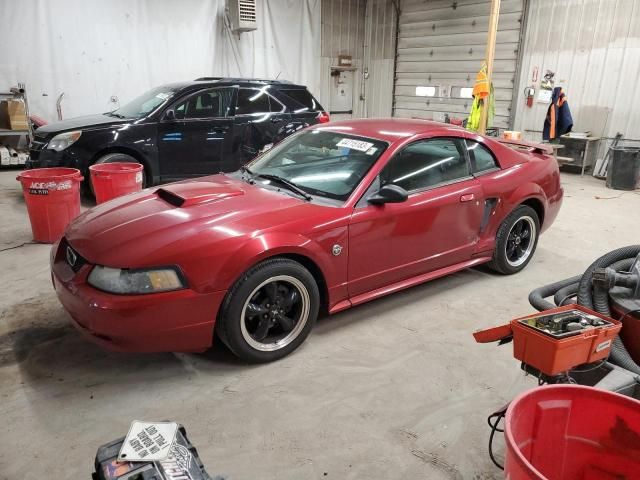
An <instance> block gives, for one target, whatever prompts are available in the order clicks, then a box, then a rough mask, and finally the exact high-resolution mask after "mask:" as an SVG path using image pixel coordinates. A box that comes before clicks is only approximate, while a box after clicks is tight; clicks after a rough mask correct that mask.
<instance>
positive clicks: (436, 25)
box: [394, 0, 537, 127]
mask: <svg viewBox="0 0 640 480" xmlns="http://www.w3.org/2000/svg"><path fill="white" fill-rule="evenodd" d="M535 1H537V0H535ZM523 4H524V0H502V3H501V7H500V20H499V23H498V35H497V44H496V55H495V63H494V76H493V84H494V88H495V99H496V110H495V112H496V117H495V119H494V125H495V126H499V127H508V125H509V120H510V116H511V113H512V112H511V100H512V96H513V90H514V84H515V81H516V73H517V59H518V46H519V41H520V33H521V22H522V17H523ZM490 6H491V1H490V0H484V1H483V0H459V1H456V2H453V1H451V0H403V1H402V2H401V15H400V34H399V40H398V59H397V68H396V88H395V98H394V115H395V116H399V117H416V118H427V119H434V118H435V119H439V120H442V118H441V117H442V116H443V114H444V113H447V114H449V115H450V116H451V117H458V118H466V117H467V116H468V113H469V110H470V108H471V103H472V100H471V99H469V98H460V95H459V93H458V91H459V88H454V89H453V92H451V88H452V87H473V84H474V81H475V76H476V73H477V72H478V70H479V68H480V66H481V64H482V61H483V59H484V51H485V47H486V42H487V30H488V25H489V12H490ZM419 86H427V87H429V86H434V87H436V96H434V97H424V96H416V87H419Z"/></svg>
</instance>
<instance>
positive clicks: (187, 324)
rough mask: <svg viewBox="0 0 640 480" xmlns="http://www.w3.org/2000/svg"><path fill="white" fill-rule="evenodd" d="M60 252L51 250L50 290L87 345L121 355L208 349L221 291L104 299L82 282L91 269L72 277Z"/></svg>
mask: <svg viewBox="0 0 640 480" xmlns="http://www.w3.org/2000/svg"><path fill="white" fill-rule="evenodd" d="M63 246H64V244H63ZM62 250H64V249H63V248H60V242H58V243H57V244H55V245H54V247H53V250H52V257H51V277H52V281H53V285H54V288H55V290H56V294H57V295H58V299H59V300H60V303H62V306H63V307H64V308H65V310H67V312H68V313H69V315H70V316H71V319H72V321H73V324H74V326H75V327H76V328H78V330H80V332H81V333H82V334H83V335H85V336H86V337H88V338H89V339H90V340H91V341H93V342H95V343H97V344H99V345H101V346H102V347H104V348H106V349H108V350H115V351H123V352H194V351H204V350H206V349H208V348H210V347H211V345H212V341H213V328H214V325H215V319H216V315H217V313H218V309H219V307H220V305H221V303H222V300H223V299H224V295H225V293H226V292H224V291H221V292H213V293H207V294H201V293H198V292H195V291H193V290H191V289H184V290H177V291H174V292H165V293H157V294H147V295H113V294H109V293H106V292H102V291H100V290H97V289H95V288H94V287H92V286H91V285H89V284H88V283H87V282H86V280H87V276H88V275H89V272H90V271H91V268H92V267H93V265H90V264H84V265H82V267H80V269H79V270H78V271H77V272H74V271H73V270H72V269H71V267H70V266H69V264H68V263H67V262H66V260H65V255H64V252H62Z"/></svg>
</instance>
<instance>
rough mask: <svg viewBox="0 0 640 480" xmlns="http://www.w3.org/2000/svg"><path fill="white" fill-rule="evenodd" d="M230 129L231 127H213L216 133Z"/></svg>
mask: <svg viewBox="0 0 640 480" xmlns="http://www.w3.org/2000/svg"><path fill="white" fill-rule="evenodd" d="M227 130H229V127H213V132H214V133H223V132H226V131H227Z"/></svg>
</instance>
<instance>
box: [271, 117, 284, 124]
mask: <svg viewBox="0 0 640 480" xmlns="http://www.w3.org/2000/svg"><path fill="white" fill-rule="evenodd" d="M281 121H282V119H281V118H278V117H271V123H280V122H281Z"/></svg>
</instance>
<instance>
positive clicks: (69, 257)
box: [58, 238, 87, 273]
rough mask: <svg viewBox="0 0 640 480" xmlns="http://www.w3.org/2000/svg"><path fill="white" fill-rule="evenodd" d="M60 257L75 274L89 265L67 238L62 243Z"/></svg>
mask: <svg viewBox="0 0 640 480" xmlns="http://www.w3.org/2000/svg"><path fill="white" fill-rule="evenodd" d="M58 252H59V256H60V257H61V258H62V259H63V260H64V262H65V263H66V264H67V265H69V267H71V270H73V271H74V272H75V273H77V272H78V271H80V269H81V268H82V267H83V266H84V265H85V264H86V263H87V261H86V260H85V259H84V258H83V257H82V256H81V255H80V254H79V253H78V252H77V251H76V250H75V249H73V248H72V247H71V246H70V245H69V242H67V240H66V239H65V238H63V239H62V241H61V242H60V249H59V250H58Z"/></svg>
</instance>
